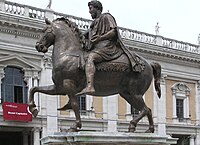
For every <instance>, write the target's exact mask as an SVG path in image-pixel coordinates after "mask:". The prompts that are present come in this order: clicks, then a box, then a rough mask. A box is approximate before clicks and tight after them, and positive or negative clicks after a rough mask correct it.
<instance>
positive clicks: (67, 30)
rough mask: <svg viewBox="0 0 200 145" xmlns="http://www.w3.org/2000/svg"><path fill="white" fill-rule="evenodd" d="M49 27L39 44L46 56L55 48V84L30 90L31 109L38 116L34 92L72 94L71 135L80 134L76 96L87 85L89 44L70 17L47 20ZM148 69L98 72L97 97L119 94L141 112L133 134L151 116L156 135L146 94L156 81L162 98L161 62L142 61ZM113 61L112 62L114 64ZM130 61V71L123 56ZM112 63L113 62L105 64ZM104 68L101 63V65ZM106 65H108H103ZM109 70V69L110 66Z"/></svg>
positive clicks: (134, 121)
mask: <svg viewBox="0 0 200 145" xmlns="http://www.w3.org/2000/svg"><path fill="white" fill-rule="evenodd" d="M45 22H46V27H45V28H44V29H43V30H42V32H43V33H42V35H41V38H40V39H39V41H38V42H36V45H35V47H36V50H37V51H38V52H42V53H46V52H47V51H48V48H49V47H50V46H52V45H53V50H52V66H53V68H52V80H53V84H52V85H48V86H37V87H32V88H31V89H30V91H29V102H28V104H29V110H30V111H31V113H32V114H33V116H34V117H36V116H37V114H38V110H37V108H36V104H35V102H34V93H36V92H39V93H44V94H48V95H68V97H69V102H68V103H69V105H70V106H71V108H72V110H73V111H74V113H75V119H76V121H75V122H74V124H73V125H71V126H70V128H69V129H68V131H69V132H77V131H79V130H80V129H81V127H82V123H81V117H80V112H79V111H80V110H79V103H78V101H77V97H78V96H76V94H77V93H78V92H80V91H81V90H82V89H83V88H84V87H85V85H86V76H85V71H84V69H83V68H82V67H81V62H82V59H81V58H82V56H83V55H84V54H85V53H87V52H86V51H85V50H84V49H83V48H84V47H83V46H84V45H85V42H86V41H84V38H83V35H81V30H80V29H78V26H77V25H76V24H75V23H74V22H72V21H70V20H69V19H67V18H57V19H55V20H53V21H52V22H51V21H50V20H48V19H45ZM141 59H142V61H144V63H145V68H144V70H143V71H142V72H139V73H138V72H134V71H133V70H131V69H122V70H115V71H113V70H112V69H111V70H107V71H106V70H105V69H97V70H96V73H95V80H94V87H95V94H94V96H98V97H100V96H103V97H109V95H114V94H119V95H120V96H121V97H123V98H124V99H125V100H126V101H127V102H128V103H129V104H130V105H131V106H133V107H134V108H135V109H137V110H139V112H140V113H139V115H138V116H137V117H135V118H133V119H132V120H131V121H130V123H129V127H128V131H129V132H134V131H135V130H136V125H137V123H138V122H139V121H140V120H141V119H142V118H143V117H144V116H147V118H148V121H149V128H148V129H147V130H146V132H148V133H153V132H154V122H153V118H152V112H151V109H150V108H148V107H147V105H146V104H145V102H144V100H143V95H144V94H145V92H146V91H147V89H148V88H149V86H150V85H151V82H152V80H154V86H155V90H156V92H157V95H158V97H159V98H160V97H161V89H160V78H161V66H160V64H159V63H156V62H151V63H150V64H149V63H148V62H147V61H146V60H145V59H144V58H142V57H141ZM111 62H112V61H111ZM121 62H126V63H127V64H129V65H128V67H129V68H130V67H131V66H130V63H129V60H128V57H127V56H126V55H123V56H122V61H121ZM103 63H104V64H105V63H109V62H103ZM99 65H101V64H99ZM103 66H106V65H103ZM108 68H109V67H108Z"/></svg>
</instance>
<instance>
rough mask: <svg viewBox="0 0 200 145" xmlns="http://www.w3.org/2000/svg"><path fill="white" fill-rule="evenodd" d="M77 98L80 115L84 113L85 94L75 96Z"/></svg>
mask: <svg viewBox="0 0 200 145" xmlns="http://www.w3.org/2000/svg"><path fill="white" fill-rule="evenodd" d="M77 100H78V102H79V107H80V113H81V114H82V115H86V95H81V96H79V97H77Z"/></svg>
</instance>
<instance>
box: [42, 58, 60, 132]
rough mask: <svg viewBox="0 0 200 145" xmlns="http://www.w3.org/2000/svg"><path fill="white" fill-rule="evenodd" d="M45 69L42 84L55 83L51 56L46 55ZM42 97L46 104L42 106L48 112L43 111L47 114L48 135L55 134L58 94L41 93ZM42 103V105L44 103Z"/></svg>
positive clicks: (56, 128)
mask: <svg viewBox="0 0 200 145" xmlns="http://www.w3.org/2000/svg"><path fill="white" fill-rule="evenodd" d="M43 61H44V69H43V71H42V74H41V75H42V77H41V79H43V80H41V84H40V85H41V86H48V85H53V81H52V78H51V77H52V62H51V58H50V57H47V56H44V58H43ZM40 95H41V97H42V98H43V97H44V98H45V100H44V99H43V100H41V101H43V102H42V103H43V104H44V105H45V106H42V108H46V112H43V114H44V115H46V116H47V135H48V134H53V133H54V132H57V131H58V114H57V113H58V112H57V108H58V106H57V102H58V96H56V95H46V94H40ZM43 104H42V105H43Z"/></svg>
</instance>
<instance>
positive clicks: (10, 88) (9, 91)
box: [1, 67, 28, 103]
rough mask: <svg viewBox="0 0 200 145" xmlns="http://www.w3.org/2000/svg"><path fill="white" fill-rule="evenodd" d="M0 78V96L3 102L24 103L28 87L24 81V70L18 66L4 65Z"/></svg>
mask: <svg viewBox="0 0 200 145" xmlns="http://www.w3.org/2000/svg"><path fill="white" fill-rule="evenodd" d="M4 72H5V77H4V78H3V79H2V84H1V96H2V99H3V101H4V102H15V103H26V102H27V98H28V87H27V84H26V82H25V81H24V72H23V71H22V70H21V69H20V68H16V67H6V68H5V69H4Z"/></svg>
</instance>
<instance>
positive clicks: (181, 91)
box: [171, 82, 190, 122]
mask: <svg viewBox="0 0 200 145" xmlns="http://www.w3.org/2000/svg"><path fill="white" fill-rule="evenodd" d="M171 89H172V97H173V119H174V121H179V122H183V121H187V120H188V119H189V116H190V115H189V96H190V89H189V87H188V86H187V85H186V84H185V83H182V82H181V83H176V84H174V85H173V86H172V88H171Z"/></svg>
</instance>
